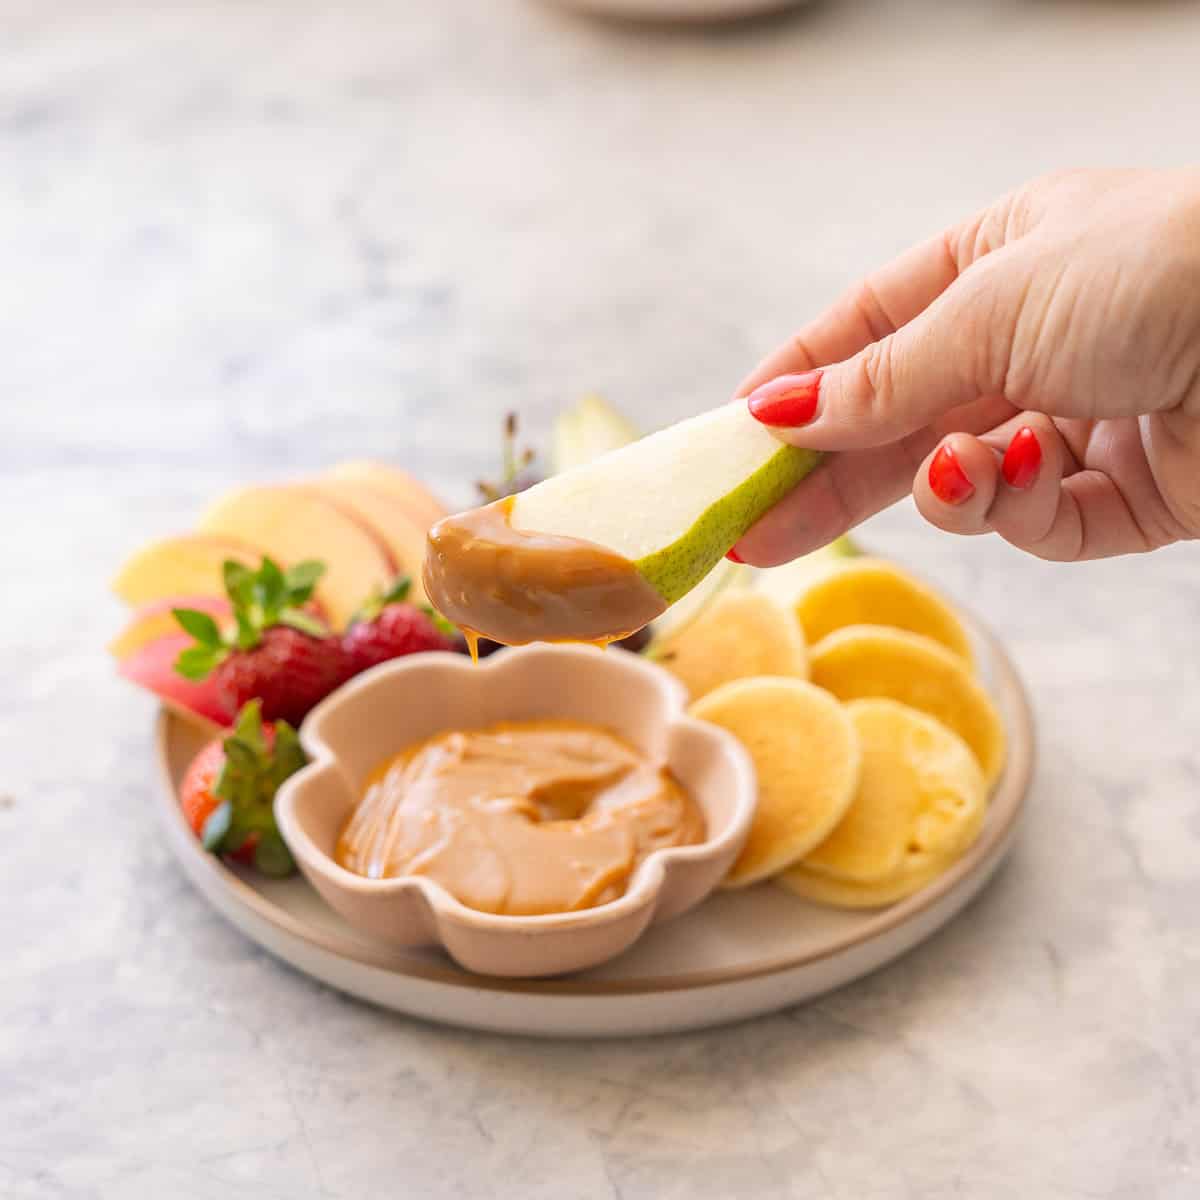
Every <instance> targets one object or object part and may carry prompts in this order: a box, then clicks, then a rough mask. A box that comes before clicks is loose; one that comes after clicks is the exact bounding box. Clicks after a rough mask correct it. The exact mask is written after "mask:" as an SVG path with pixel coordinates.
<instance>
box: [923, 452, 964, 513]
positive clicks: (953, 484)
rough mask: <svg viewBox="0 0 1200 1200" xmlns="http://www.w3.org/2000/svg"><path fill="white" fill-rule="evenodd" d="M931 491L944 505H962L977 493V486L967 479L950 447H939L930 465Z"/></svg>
mask: <svg viewBox="0 0 1200 1200" xmlns="http://www.w3.org/2000/svg"><path fill="white" fill-rule="evenodd" d="M929 490H930V491H931V492H933V494H934V495H935V496H936V497H937V498H938V499H939V500H941V501H942V503H943V504H962V502H963V501H964V500H969V499H970V498H971V496H972V495H973V494H974V492H975V485H974V484H973V483H972V482H971V481H970V480H969V479H968V478H967V473H966V471H964V470H963V469H962V467H961V466H960V465H959V461H958V457H957V455H955V453H954V451H953V450H951V449H950V447H949V446H939V447H938V452H937V453H936V454H935V455H934V456H933V462H931V463H930V464H929Z"/></svg>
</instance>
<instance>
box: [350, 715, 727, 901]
mask: <svg viewBox="0 0 1200 1200" xmlns="http://www.w3.org/2000/svg"><path fill="white" fill-rule="evenodd" d="M704 836H705V827H704V817H703V815H702V814H701V812H700V809H699V807H698V806H697V804H696V802H695V801H694V800H693V799H692V797H691V796H689V795H688V793H687V792H686V791H685V790H684V789H683V788H682V787H681V786H680V785H679V783H678V782H677V781H676V780H675V778H674V777H673V776H672V775H671V773H670V772H669V771H668V770H667V769H666V768H665V767H662V766H658V765H656V764H655V763H653V762H652V761H651V760H650V759H648V758H647V757H646V756H645V755H643V754H642V753H641V752H640V751H638V750H636V749H635V748H634V747H632V746H630V745H628V744H626V743H625V742H623V741H621V740H620V739H619V738H617V737H615V736H614V735H613V734H611V733H609V732H608V731H607V730H605V729H602V728H600V727H598V726H594V725H585V724H581V723H578V722H574V721H513V722H502V723H500V724H498V725H490V726H488V727H486V728H483V729H470V730H455V731H453V732H450V733H441V734H438V735H437V736H435V737H432V738H429V739H428V740H427V741H423V742H418V743H417V744H416V745H414V746H410V747H409V748H408V749H407V750H404V751H402V752H401V753H400V754H399V755H397V756H396V757H395V758H393V759H391V760H389V761H387V762H385V763H383V764H381V765H380V766H379V767H378V768H377V769H376V770H375V771H374V772H373V773H372V775H371V777H370V779H369V780H368V782H367V787H366V789H365V792H364V795H363V798H362V800H361V802H360V803H359V805H358V807H357V808H356V809H355V811H354V814H353V815H352V816H351V818H350V820H349V822H348V823H347V824H346V827H345V829H344V830H343V831H342V834H341V837H340V838H339V839H338V844H337V850H336V852H335V858H336V860H337V861H338V863H340V864H341V865H342V866H343V867H346V868H347V869H348V870H351V871H354V872H357V873H358V874H360V875H366V876H367V877H368V878H371V879H387V878H392V877H395V876H400V875H422V876H424V877H426V878H428V879H433V880H436V881H437V882H438V883H440V884H441V885H442V887H444V888H445V889H446V890H447V891H448V892H450V894H451V895H453V896H455V897H456V898H457V899H458V900H460V901H461V902H462V903H463V904H466V905H468V906H469V907H470V908H475V909H480V910H481V911H483V912H490V913H506V914H510V915H514V916H528V915H533V914H537V913H558V912H574V911H575V910H577V909H581V908H590V907H592V906H593V905H596V904H604V903H605V902H606V901H609V900H615V899H616V898H617V897H618V896H621V895H623V894H624V892H625V890H626V888H627V887H628V885H629V880H630V878H631V877H632V875H633V873H634V871H635V870H636V869H637V867H638V864H639V863H641V862H642V861H643V859H645V858H646V856H647V855H648V854H650V853H651V852H652V851H654V850H658V849H662V848H664V847H668V846H686V845H691V844H693V843H696V842H700V841H703V840H704Z"/></svg>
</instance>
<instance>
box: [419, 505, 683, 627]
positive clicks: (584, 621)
mask: <svg viewBox="0 0 1200 1200" xmlns="http://www.w3.org/2000/svg"><path fill="white" fill-rule="evenodd" d="M511 511H512V498H511V497H506V498H505V499H503V500H497V501H496V502H495V503H493V504H488V505H485V506H484V507H483V508H473V509H470V510H468V511H467V512H463V513H456V514H455V515H453V516H450V517H444V518H443V519H442V520H440V521H438V522H437V524H436V525H434V527H433V528H432V529H431V530H430V531H429V538H428V542H427V544H426V548H425V566H424V571H423V578H424V584H425V593H426V595H428V597H429V599H430V601H431V602H432V604H433V606H434V608H436V609H437V610H438V612H440V613H441V614H442V616H444V617H445V618H446V619H447V620H449V621H453V622H454V624H455V625H457V626H458V627H459V628H460V629H462V630H463V631H464V633H466V634H467V636H468V639H474V638H478V637H480V636H482V637H488V638H491V639H492V640H493V641H496V642H503V643H504V644H505V645H507V646H523V645H525V644H526V643H528V642H597V643H606V642H615V641H617V640H619V639H620V638H623V637H628V636H629V634H631V633H635V632H636V631H637V630H639V629H641V628H642V626H643V625H647V624H649V622H650V621H652V620H654V618H655V617H657V616H659V615H661V614H662V612H663V611H664V610H665V609H666V607H667V605H666V602H665V601H664V600H663V598H662V597H661V596H660V595H659V594H658V593H657V592H656V591H655V590H654V588H652V587H651V586H650V584H649V583H647V582H646V580H645V579H643V578H642V576H641V575H640V574H639V573H638V571H637V569H636V568H635V567H634V565H633V563H631V562H630V561H629V560H628V559H626V558H622V557H621V555H619V554H616V553H615V552H614V551H612V550H607V549H605V547H603V546H598V545H595V544H594V543H592V542H588V541H585V540H583V539H582V538H572V537H563V536H561V535H558V534H548V533H533V532H528V531H523V530H519V529H514V528H513V526H512V521H511Z"/></svg>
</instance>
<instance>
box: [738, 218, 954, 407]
mask: <svg viewBox="0 0 1200 1200" xmlns="http://www.w3.org/2000/svg"><path fill="white" fill-rule="evenodd" d="M958 244H959V239H958V237H957V236H956V232H955V231H950V232H947V233H941V234H938V236H937V237H933V238H930V239H929V240H928V241H927V242H923V243H922V244H921V245H919V246H914V247H912V248H911V249H910V250H906V251H905V252H904V253H903V254H901V255H900V256H899V258H896V259H893V260H892V261H891V262H890V263H888V264H887V265H886V266H885V267H881V268H880V269H879V270H878V271H875V272H874V273H873V274H871V275H869V276H867V278H866V279H864V280H863V281H862V282H860V283H858V284H857V285H855V286H854V287H853V288H851V289H850V290H849V291H848V292H846V293H845V294H844V295H842V296H841V297H840V298H839V299H838V300H836V301H835V302H834V303H833V305H832V306H831V307H830V308H829V309H827V310H826V311H825V312H824V313H822V314H821V315H820V316H819V317H818V318H817V319H816V320H815V321H812V322H811V323H810V324H808V325H806V326H805V327H804V328H803V329H801V330H800V332H799V333H797V334H796V335H795V336H794V337H792V338H790V339H789V340H788V341H787V342H785V343H784V344H783V345H782V346H780V347H779V348H778V349H777V350H775V351H773V352H772V353H771V354H769V355H767V357H766V358H765V359H763V361H762V362H761V363H759V364H758V366H757V367H755V368H754V370H753V371H751V372H750V374H749V375H747V376H746V378H745V379H743V380H742V382H741V384H740V385H739V386H738V390H737V391H736V392H735V393H734V394H735V395H736V396H745V395H747V394H748V393H749V392H751V391H753V390H754V389H755V388H756V387H758V386H759V385H760V384H762V383H765V382H767V380H769V379H774V378H776V377H777V376H780V375H791V374H796V373H798V372H803V371H811V370H812V369H813V368H814V367H820V366H824V365H825V364H827V363H834V362H841V361H842V360H843V359H847V358H850V357H851V356H853V355H855V354H857V353H858V352H859V351H860V350H861V349H862V348H863V347H864V346H868V345H870V344H871V343H872V342H877V341H879V339H880V338H883V337H887V335H888V334H891V333H895V332H896V330H897V329H899V328H900V327H901V326H902V325H905V324H907V322H909V321H911V320H912V319H913V318H914V317H915V316H916V315H917V314H918V313H920V312H922V311H923V310H924V309H925V308H927V307H928V306H929V305H930V304H931V303H932V302H933V301H934V300H935V299H936V298H937V297H938V296H940V295H941V294H942V292H944V291H945V290H946V288H948V287H949V286H950V285H951V284H952V283H953V282H954V280H955V279H957V278H958V274H959V263H958V260H957V258H956V256H955V248H956V247H957V246H958Z"/></svg>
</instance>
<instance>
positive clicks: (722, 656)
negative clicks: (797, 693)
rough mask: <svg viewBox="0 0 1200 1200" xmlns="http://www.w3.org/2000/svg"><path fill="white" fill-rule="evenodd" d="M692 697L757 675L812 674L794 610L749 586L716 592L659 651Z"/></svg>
mask: <svg viewBox="0 0 1200 1200" xmlns="http://www.w3.org/2000/svg"><path fill="white" fill-rule="evenodd" d="M657 660H658V662H659V663H660V664H661V665H662V666H664V667H666V669H667V670H668V671H670V672H671V674H672V675H674V676H675V677H676V678H677V679H679V680H680V681H681V682H682V683H683V685H684V686H685V687H686V688H687V690H688V693H689V695H690V696H691V698H692V699H693V700H699V699H700V698H701V697H702V696H706V695H708V693H709V692H711V691H713V690H714V689H716V688H718V687H720V686H721V685H722V684H725V683H730V682H732V681H733V680H735V679H747V678H750V677H752V676H755V675H783V676H791V677H794V678H797V679H807V678H808V647H807V646H806V645H805V644H804V639H803V637H801V635H800V631H799V629H798V628H797V627H796V622H795V621H794V620H793V618H792V615H791V614H790V613H789V612H787V611H785V610H784V609H783V608H781V607H780V606H779V605H778V604H776V603H775V601H774V600H772V599H771V598H770V597H768V596H764V595H761V594H760V593H758V592H752V591H749V590H744V591H743V590H739V591H733V592H724V593H722V594H720V595H718V596H717V597H716V598H715V599H714V600H713V601H712V602H711V603H710V604H709V605H708V607H707V608H706V609H705V610H704V611H703V612H701V613H700V614H699V615H698V616H697V617H696V618H695V619H694V620H692V621H691V622H690V623H689V624H688V625H686V626H685V627H684V628H682V629H681V630H680V631H679V632H678V633H677V634H675V636H674V637H671V638H669V639H668V640H667V641H666V642H665V643H664V645H663V646H662V648H661V650H660V651H659V653H658V655H657Z"/></svg>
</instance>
